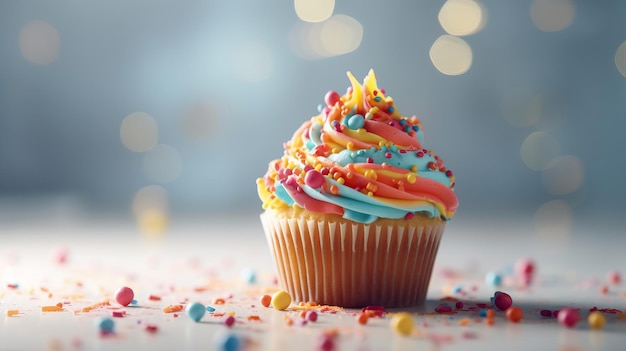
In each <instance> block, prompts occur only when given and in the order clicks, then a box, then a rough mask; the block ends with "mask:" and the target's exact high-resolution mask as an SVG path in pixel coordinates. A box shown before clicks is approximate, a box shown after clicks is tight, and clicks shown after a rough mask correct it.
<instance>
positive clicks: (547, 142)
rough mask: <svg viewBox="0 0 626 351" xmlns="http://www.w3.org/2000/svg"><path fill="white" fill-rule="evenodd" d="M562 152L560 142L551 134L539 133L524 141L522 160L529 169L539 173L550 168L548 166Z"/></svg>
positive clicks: (532, 134)
mask: <svg viewBox="0 0 626 351" xmlns="http://www.w3.org/2000/svg"><path fill="white" fill-rule="evenodd" d="M560 152H561V146H560V145H559V142H558V141H557V140H556V139H555V138H554V137H552V136H551V135H550V134H548V133H546V132H543V131H537V132H533V133H531V134H530V135H528V136H527V137H526V139H524V141H523V142H522V147H521V148H520V154H521V156H522V160H523V161H524V163H525V164H526V166H528V168H530V169H532V170H535V171H539V170H543V169H545V168H546V167H548V164H549V163H550V162H551V161H552V160H554V158H555V157H557V156H558V155H559V153H560Z"/></svg>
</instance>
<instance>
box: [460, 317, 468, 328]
mask: <svg viewBox="0 0 626 351" xmlns="http://www.w3.org/2000/svg"><path fill="white" fill-rule="evenodd" d="M469 321H470V320H469V318H467V317H465V318H461V319H459V325H460V326H466V325H468V324H469Z"/></svg>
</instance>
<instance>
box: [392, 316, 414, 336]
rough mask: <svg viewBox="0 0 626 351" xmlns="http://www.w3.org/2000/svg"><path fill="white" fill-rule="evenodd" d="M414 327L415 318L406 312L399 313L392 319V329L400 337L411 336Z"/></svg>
mask: <svg viewBox="0 0 626 351" xmlns="http://www.w3.org/2000/svg"><path fill="white" fill-rule="evenodd" d="M413 326H414V322H413V317H411V315H410V314H408V313H406V312H400V313H397V314H395V315H394V316H393V317H392V318H391V328H392V329H393V330H394V331H395V332H396V333H398V334H400V335H409V334H411V331H412V330H413Z"/></svg>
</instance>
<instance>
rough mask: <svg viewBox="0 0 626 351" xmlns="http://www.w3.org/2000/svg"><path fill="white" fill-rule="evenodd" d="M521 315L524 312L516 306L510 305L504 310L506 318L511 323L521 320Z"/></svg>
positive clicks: (522, 315)
mask: <svg viewBox="0 0 626 351" xmlns="http://www.w3.org/2000/svg"><path fill="white" fill-rule="evenodd" d="M523 317H524V312H523V311H522V309H521V308H519V307H517V306H511V307H509V308H508V309H507V310H506V318H507V319H508V320H509V321H511V322H513V323H517V322H519V321H521V320H522V318H523Z"/></svg>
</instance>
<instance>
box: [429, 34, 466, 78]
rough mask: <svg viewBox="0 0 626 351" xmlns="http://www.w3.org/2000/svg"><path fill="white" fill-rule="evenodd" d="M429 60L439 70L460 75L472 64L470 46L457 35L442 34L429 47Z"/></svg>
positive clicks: (451, 74)
mask: <svg viewBox="0 0 626 351" xmlns="http://www.w3.org/2000/svg"><path fill="white" fill-rule="evenodd" d="M430 60H431V61H432V62H433V65H434V66H435V68H437V70H439V72H441V73H443V74H447V75H449V76H456V75H460V74H463V73H465V72H467V71H468V70H469V69H470V67H471V66H472V48H470V46H469V44H467V43H466V42H465V40H463V39H461V38H459V37H455V36H452V35H442V36H440V37H439V38H437V40H435V42H434V43H433V45H432V46H431V47H430Z"/></svg>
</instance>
